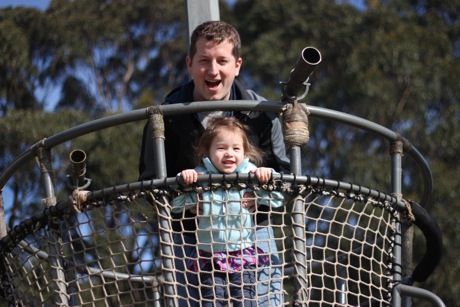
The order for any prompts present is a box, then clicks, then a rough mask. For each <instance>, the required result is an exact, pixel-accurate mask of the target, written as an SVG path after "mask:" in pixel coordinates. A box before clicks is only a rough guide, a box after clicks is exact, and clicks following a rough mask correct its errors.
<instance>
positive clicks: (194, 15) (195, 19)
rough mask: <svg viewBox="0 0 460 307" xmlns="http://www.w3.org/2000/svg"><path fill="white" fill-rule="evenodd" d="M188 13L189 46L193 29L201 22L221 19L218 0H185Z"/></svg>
mask: <svg viewBox="0 0 460 307" xmlns="http://www.w3.org/2000/svg"><path fill="white" fill-rule="evenodd" d="M185 9H186V14H187V31H188V39H187V46H189V44H190V37H191V36H192V32H193V30H194V29H195V28H196V27H197V26H198V25H200V24H202V23H203V22H205V21H209V20H219V19H220V15H219V1H218V0H185Z"/></svg>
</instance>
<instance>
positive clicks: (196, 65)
mask: <svg viewBox="0 0 460 307" xmlns="http://www.w3.org/2000/svg"><path fill="white" fill-rule="evenodd" d="M232 49H233V45H232V44H231V43H229V42H228V41H227V40H225V41H223V42H222V43H220V44H216V43H215V42H214V41H208V40H206V39H205V38H203V37H201V38H199V39H198V40H197V42H196V53H195V55H194V56H193V59H192V58H190V56H187V59H186V61H187V67H188V71H189V73H190V75H191V76H192V79H193V82H194V83H195V90H194V92H193V98H194V99H195V101H206V100H229V99H230V89H231V87H232V84H233V80H235V77H236V76H238V74H239V73H240V67H241V63H242V62H243V61H242V59H241V58H238V59H235V57H234V56H233V55H232Z"/></svg>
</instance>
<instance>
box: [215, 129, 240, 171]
mask: <svg viewBox="0 0 460 307" xmlns="http://www.w3.org/2000/svg"><path fill="white" fill-rule="evenodd" d="M244 158H245V154H244V146H243V135H242V132H241V131H238V130H229V131H219V133H217V135H216V137H215V138H214V140H212V143H211V147H210V148H209V159H210V160H211V162H212V164H214V166H215V167H216V168H217V170H219V172H221V173H224V174H231V173H233V172H234V171H235V170H236V168H237V167H238V166H239V165H240V164H241V162H243V160H244Z"/></svg>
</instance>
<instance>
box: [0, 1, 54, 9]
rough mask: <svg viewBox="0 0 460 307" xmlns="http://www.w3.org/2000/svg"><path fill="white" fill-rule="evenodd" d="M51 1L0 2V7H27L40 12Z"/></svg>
mask: <svg viewBox="0 0 460 307" xmlns="http://www.w3.org/2000/svg"><path fill="white" fill-rule="evenodd" d="M50 1H51V0H0V7H8V6H28V7H35V8H37V9H40V10H44V9H46V7H47V6H48V4H49V3H50Z"/></svg>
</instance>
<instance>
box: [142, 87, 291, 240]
mask: <svg viewBox="0 0 460 307" xmlns="http://www.w3.org/2000/svg"><path fill="white" fill-rule="evenodd" d="M193 90H194V83H193V81H189V82H188V83H186V84H185V85H183V86H180V87H178V88H176V89H174V90H173V91H172V92H171V93H169V94H168V95H167V96H166V98H165V102H164V104H174V103H188V102H193V101H194V99H193ZM230 99H231V100H259V101H263V100H266V99H264V98H263V97H261V96H259V95H257V94H256V93H255V92H253V91H251V90H246V89H245V88H243V87H242V86H241V84H240V83H239V82H238V81H236V80H235V82H234V85H233V91H232V97H230ZM215 103H216V104H218V103H219V102H218V101H216V102H215ZM233 116H235V117H236V118H238V119H239V120H240V121H241V122H242V123H243V124H244V125H247V126H248V127H249V129H250V132H249V134H248V137H249V140H250V141H251V143H252V144H253V145H254V146H256V147H258V148H260V149H262V150H263V152H264V154H265V159H264V165H263V166H266V167H271V168H273V169H275V170H276V171H278V172H284V173H288V172H289V159H288V158H287V156H286V148H285V145H284V139H283V133H282V127H281V123H280V121H279V119H278V117H277V115H276V114H275V113H272V112H258V111H257V112H256V111H251V112H247V111H245V112H233ZM164 123H165V156H166V167H167V175H168V177H175V176H176V175H177V174H178V173H180V172H181V171H183V170H185V169H190V168H195V167H196V166H197V165H196V162H195V161H196V159H195V149H194V145H196V141H197V140H198V138H199V136H200V134H201V133H202V132H203V130H204V128H203V126H202V124H201V122H200V120H199V119H198V115H197V114H196V113H191V114H181V115H175V116H168V117H165V119H164ZM153 156H154V150H153V143H152V132H151V129H149V123H148V122H147V124H146V125H145V127H144V134H143V137H142V147H141V157H140V163H139V180H149V179H153V178H154V177H155V166H154V162H153V159H152V157H153ZM257 220H258V221H260V220H259V218H258V219H257ZM184 224H185V223H184ZM184 227H185V228H188V227H186V226H185V225H184ZM174 228H175V230H177V231H180V230H181V229H177V227H174Z"/></svg>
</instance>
